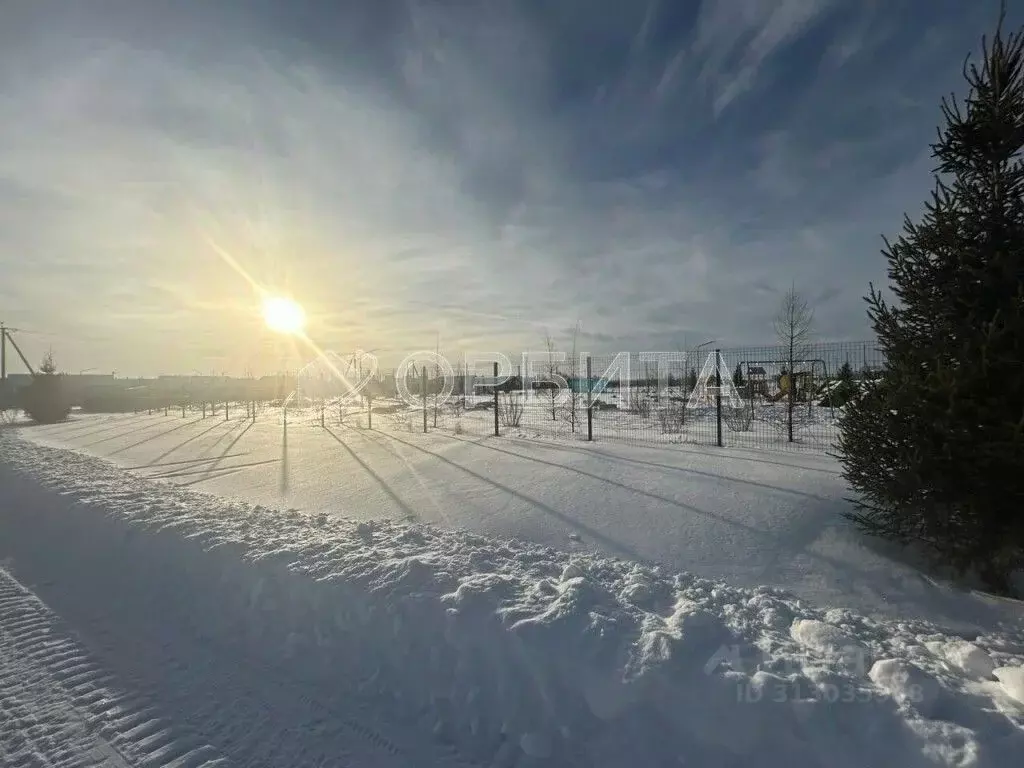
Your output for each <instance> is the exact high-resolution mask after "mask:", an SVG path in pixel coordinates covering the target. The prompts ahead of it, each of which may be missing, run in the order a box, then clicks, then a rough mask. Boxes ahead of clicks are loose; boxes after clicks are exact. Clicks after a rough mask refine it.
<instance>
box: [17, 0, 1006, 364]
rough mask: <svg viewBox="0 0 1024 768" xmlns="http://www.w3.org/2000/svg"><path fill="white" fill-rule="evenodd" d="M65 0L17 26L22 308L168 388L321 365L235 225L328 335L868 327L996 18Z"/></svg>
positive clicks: (513, 336)
mask: <svg viewBox="0 0 1024 768" xmlns="http://www.w3.org/2000/svg"><path fill="white" fill-rule="evenodd" d="M37 5H38V7H37V9H36V10H34V11H33V10H31V9H29V7H28V4H25V5H24V6H22V7H21V8H20V10H19V11H18V13H17V15H13V14H12V15H11V16H10V17H8V18H7V20H6V21H7V23H5V25H4V28H3V31H0V72H2V73H4V74H3V75H0V270H2V272H3V275H4V279H3V280H2V282H0V316H2V317H3V319H5V320H6V321H7V322H14V323H17V324H20V325H24V326H26V327H35V328H38V329H40V330H44V331H48V332H51V333H53V334H55V335H56V338H58V339H59V340H60V343H55V352H56V353H57V355H58V360H59V361H64V364H65V365H66V366H67V367H68V368H69V369H75V368H78V367H94V366H95V367H98V368H101V369H102V368H108V369H117V370H119V371H128V370H132V371H137V372H139V373H157V372H164V371H168V370H192V369H194V368H199V369H207V368H209V367H212V366H216V367H218V369H223V370H228V371H231V372H235V373H238V372H241V371H243V370H247V369H248V370H270V369H274V368H276V367H279V366H280V365H282V364H292V363H294V362H297V361H288V360H283V359H282V358H281V357H280V350H279V345H278V344H277V343H276V342H275V340H274V339H273V338H271V337H269V336H267V334H266V332H265V331H264V330H263V329H262V328H261V327H260V323H259V318H258V313H257V311H256V309H257V307H258V299H257V297H255V296H254V294H253V290H252V288H251V287H250V286H249V285H248V284H247V282H246V281H245V280H244V279H241V278H240V277H239V276H238V275H237V274H236V273H235V271H234V270H232V269H231V268H230V267H229V266H228V265H226V264H225V263H224V261H223V259H221V258H220V257H219V256H218V255H217V253H216V252H215V249H213V248H211V247H210V246H209V241H210V240H212V241H213V242H215V243H216V244H217V245H218V246H219V247H220V248H223V249H225V250H226V251H227V252H228V253H230V255H231V257H232V258H233V259H236V260H237V261H238V263H239V264H241V265H243V266H244V268H245V270H246V271H247V272H248V273H249V274H250V275H251V276H252V277H253V279H254V280H256V281H257V282H258V283H259V284H261V285H266V286H267V287H268V288H270V289H272V290H280V291H285V292H289V293H292V294H294V295H295V296H296V297H297V298H299V299H300V300H301V301H302V302H303V303H304V304H305V305H306V308H307V311H308V314H309V316H310V332H311V334H313V335H314V336H315V337H316V338H317V341H318V343H319V344H320V345H321V346H323V347H326V348H339V349H352V348H356V347H360V346H361V347H364V348H372V347H381V348H385V347H386V348H391V349H406V348H408V349H413V348H418V347H426V348H432V347H433V345H434V343H435V339H436V335H437V334H438V333H440V334H441V341H442V346H444V347H445V348H446V349H450V350H451V351H452V352H453V353H454V352H456V351H457V349H458V348H463V349H469V348H472V349H485V348H497V349H503V350H506V351H511V350H515V349H518V348H520V347H535V346H537V344H538V339H539V337H540V335H541V332H542V329H544V328H549V329H551V331H552V333H555V334H564V332H565V331H566V329H570V328H572V327H573V326H574V325H575V324H576V322H577V321H579V322H580V323H581V324H582V327H583V329H584V331H585V335H584V337H583V338H584V339H586V340H587V343H591V344H593V345H594V346H595V349H594V350H593V351H595V352H600V351H609V350H611V349H613V348H615V347H620V346H621V347H624V348H625V347H629V348H632V349H634V350H639V349H658V348H662V349H674V348H676V347H677V346H678V345H679V344H680V343H681V341H680V340H681V339H682V337H683V336H684V335H686V334H690V335H691V336H696V335H699V334H704V335H708V336H715V337H717V338H719V339H721V340H722V341H723V343H726V344H728V343H736V344H741V343H763V342H770V341H771V338H770V334H767V336H766V329H767V328H769V327H770V318H771V315H772V313H773V312H774V309H775V304H776V303H777V301H778V295H777V293H778V290H780V289H784V288H785V287H788V286H789V285H790V284H791V282H792V281H794V280H795V281H796V283H797V285H798V287H801V288H803V289H804V290H806V291H807V293H808V295H812V296H817V298H818V302H819V303H820V305H821V306H819V307H818V313H817V316H818V319H819V325H820V327H819V331H820V332H821V333H822V334H823V335H828V336H829V337H832V338H860V337H863V336H864V335H865V334H866V331H867V328H866V324H865V321H864V316H863V307H862V304H861V300H860V296H861V295H863V293H864V291H865V289H866V285H867V281H868V280H871V279H873V280H876V281H878V280H880V279H883V278H884V271H883V264H882V260H881V258H880V256H879V255H878V250H879V247H880V245H881V241H880V235H881V234H882V233H883V232H885V233H889V234H892V233H894V231H895V230H896V229H897V228H898V226H899V224H900V220H901V218H902V215H903V212H904V211H914V210H916V209H917V208H919V206H920V202H921V201H922V200H923V199H924V197H925V196H926V194H927V191H928V189H929V186H930V181H929V169H930V163H929V161H928V158H927V156H926V155H925V154H924V153H925V152H926V150H927V143H928V141H930V140H931V138H932V136H933V131H934V124H935V123H936V122H937V119H938V110H937V101H938V98H939V97H940V96H941V95H942V94H943V93H944V92H946V91H948V90H949V89H950V88H958V87H959V81H958V79H957V75H958V72H959V65H960V62H961V58H962V55H963V54H964V53H965V52H966V51H968V50H971V49H972V48H975V47H976V43H977V38H978V36H979V35H980V34H981V33H982V32H984V31H986V30H987V28H988V27H989V26H990V22H991V21H992V20H993V19H994V18H995V16H994V13H993V11H992V8H993V7H994V6H993V4H992V3H982V4H978V8H974V9H973V10H971V11H959V12H958V13H957V14H956V15H953V14H952V13H947V12H944V11H941V10H935V11H933V13H932V15H931V16H927V17H922V16H921V15H920V14H918V15H916V16H913V17H911V16H910V15H909V12H906V13H903V12H897V11H890V12H887V13H885V14H883V13H880V12H879V11H878V9H877V8H876V7H875V6H874V5H873V4H870V3H865V4H854V3H843V2H840V1H839V0H828V1H826V0H820V1H819V2H813V1H812V0H786V1H785V2H782V3H775V4H771V3H761V2H756V1H755V0H745V1H743V0H737V1H736V2H728V3H723V2H719V3H712V2H705V3H702V4H700V5H699V7H698V6H693V7H690V6H689V4H671V3H665V2H658V1H657V0H652V2H649V3H647V4H637V5H636V6H635V7H634V6H626V5H623V4H619V3H612V2H611V1H610V0H605V1H604V2H601V3H597V4H595V3H587V4H583V3H582V2H577V0H567V2H564V3H555V4H541V3H532V2H516V3H484V4H478V5H475V6H474V7H473V8H472V9H471V10H470V9H465V8H463V9H458V10H457V9H455V8H454V7H452V6H450V5H449V4H446V3H440V2H425V1H424V2H406V3H397V2H396V3H392V2H382V3H380V4H367V5H366V6H363V5H358V6H356V5H355V4H353V8H351V9H348V8H345V7H342V8H339V7H338V6H337V4H329V3H325V2H320V1H319V0H301V1H300V2H296V3H294V4H292V5H289V6H288V7H287V8H284V7H283V6H282V5H280V4H270V3H262V2H253V3H241V2H239V3H237V4H232V3H220V4H217V8H216V9H211V8H210V7H209V5H208V4H201V3H192V4H180V3H179V4H172V3H153V4H127V3H123V2H105V3H96V4H94V5H92V6H90V9H91V12H89V13H86V12H85V11H84V10H82V9H81V8H80V7H79V8H78V9H77V10H76V9H75V8H74V7H72V8H70V9H68V8H65V9H63V10H61V11H59V12H57V11H55V10H54V8H48V9H46V12H47V13H46V15H44V11H43V9H42V7H41V6H42V5H43V4H37ZM141 5H145V7H140V6H141ZM682 5H686V6H687V7H686V8H681V7H678V6H682ZM370 6H372V8H371V7H370ZM981 6H984V7H981ZM33 7H36V4H33ZM900 13H903V16H901V15H900ZM920 29H925V30H926V34H925V35H924V36H921V35H919V34H917V31H919V30H920Z"/></svg>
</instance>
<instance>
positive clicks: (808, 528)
mask: <svg viewBox="0 0 1024 768" xmlns="http://www.w3.org/2000/svg"><path fill="white" fill-rule="evenodd" d="M452 439H454V440H458V441H459V442H463V443H468V444H471V445H474V446H477V447H480V448H487V449H489V450H492V451H496V452H498V453H504V454H507V455H509V456H513V457H516V458H520V459H524V460H527V461H533V462H537V463H540V464H546V465H549V466H552V467H556V468H559V469H564V470H567V471H571V472H576V473H578V474H581V475H583V476H585V477H588V478H592V479H596V480H600V481H602V482H605V483H608V484H609V485H613V486H616V487H620V488H623V489H625V490H629V491H632V492H634V493H638V494H641V495H644V496H648V497H650V498H653V499H655V500H658V501H661V502H664V503H669V504H674V505H676V506H683V505H681V504H680V503H679V502H674V501H672V500H671V499H668V498H666V497H662V496H659V495H658V494H653V493H651V492H649V491H644V490H641V489H638V488H632V487H630V486H628V485H626V484H624V483H619V482H616V481H613V480H607V479H605V478H603V477H601V476H600V475H595V474H593V473H591V472H586V471H585V470H581V469H576V468H574V467H571V466H567V465H564V464H560V463H558V462H554V461H546V460H544V459H538V458H535V457H532V456H527V455H523V454H519V453H516V452H515V451H509V450H507V449H504V448H498V447H496V446H494V445H488V444H487V443H486V442H485V441H479V440H464V439H462V438H457V437H453V438H452ZM526 442H528V444H529V445H530V446H531V447H534V446H537V445H540V446H541V447H546V448H550V449H551V450H555V451H559V450H561V451H565V452H576V453H584V454H590V455H595V456H599V457H601V458H607V459H609V460H613V461H621V462H623V463H635V464H641V465H651V466H654V467H656V468H664V469H670V470H677V471H679V472H684V473H691V474H697V475H702V476H706V477H709V478H713V479H716V480H725V481H727V482H735V483H740V484H744V485H750V486H754V487H760V488H764V489H767V490H771V491H773V492H784V493H790V494H793V495H795V496H799V497H803V498H806V499H808V500H810V501H812V502H814V503H813V504H811V505H810V506H808V507H805V508H804V509H802V513H803V514H802V516H801V519H800V521H799V522H798V523H797V524H796V525H793V526H790V527H788V528H787V529H785V531H783V532H780V534H777V535H776V536H775V538H774V541H775V542H776V546H775V548H774V549H773V550H772V552H773V556H772V557H771V559H770V561H768V562H766V563H765V564H764V565H763V568H762V570H761V578H763V580H764V581H765V582H767V583H776V584H781V583H786V582H787V581H789V579H788V578H787V577H785V576H784V575H783V563H782V560H783V555H784V554H785V555H790V556H794V555H801V554H802V555H805V556H807V557H809V558H812V559H814V560H818V561H820V562H823V563H825V564H827V565H829V566H831V567H832V568H833V569H835V577H836V584H837V585H838V584H841V583H842V581H845V580H849V582H850V583H851V584H853V585H854V586H855V587H857V588H858V591H860V592H865V591H866V592H868V593H870V595H871V597H872V601H881V602H885V603H892V602H893V600H892V599H891V598H896V599H898V600H899V601H900V602H902V603H906V602H907V601H910V602H915V603H917V602H920V601H921V600H927V601H928V603H929V605H928V606H927V607H929V608H932V609H937V610H940V611H941V613H942V614H943V615H944V616H945V617H947V622H948V623H950V624H951V628H953V629H957V630H958V631H963V630H964V629H965V627H966V626H967V625H969V626H970V627H971V628H972V629H973V628H976V627H977V626H979V625H988V626H991V625H992V624H993V623H997V622H998V620H999V619H1000V618H1001V616H1000V613H999V612H998V611H997V610H995V609H993V608H992V607H991V606H989V605H987V604H985V602H984V601H982V600H980V599H978V598H970V596H969V595H966V594H965V593H962V592H961V593H960V594H957V593H956V592H955V591H954V592H953V593H952V594H951V590H950V589H944V588H942V587H941V586H935V585H934V584H931V583H929V582H928V581H927V580H926V579H925V578H924V576H923V575H920V573H917V572H921V573H927V572H928V571H929V570H930V569H929V568H926V567H923V562H922V561H921V560H917V561H915V560H914V559H913V558H911V557H908V556H907V555H906V554H905V553H902V554H901V552H902V551H901V550H898V549H896V548H895V547H894V546H893V545H887V544H885V543H883V542H876V541H874V540H872V539H870V538H864V537H860V536H857V535H856V534H855V533H853V535H854V537H855V538H856V540H857V541H858V542H859V543H860V544H861V545H862V546H864V547H865V548H867V549H869V550H871V551H873V552H874V553H876V554H878V555H879V556H881V557H883V558H886V559H888V560H892V561H894V563H897V564H900V565H904V566H906V567H908V568H910V569H912V570H913V571H914V572H915V573H914V575H915V576H917V580H919V581H918V583H916V584H915V585H914V586H919V587H920V588H921V589H922V591H923V594H915V593H913V592H912V591H908V587H910V586H911V583H910V582H908V581H907V580H906V579H905V578H904V579H901V578H899V574H889V575H886V574H884V573H882V572H878V571H870V570H867V569H864V568H860V567H858V566H856V565H853V564H852V563H850V562H843V561H839V560H835V559H833V558H830V557H828V556H826V555H822V554H820V553H815V552H811V551H809V547H810V546H811V545H812V544H814V542H816V541H818V540H819V539H821V538H822V536H823V534H824V533H825V532H826V531H827V530H829V529H834V530H839V529H841V528H842V527H843V523H842V521H841V520H840V519H839V518H838V516H837V514H836V503H837V499H830V498H828V497H825V496H820V495H818V494H813V493H807V492H804V491H796V490H792V489H788V488H783V487H780V486H773V485H770V484H768V483H760V482H756V481H752V480H744V479H742V478H737V477H731V476H728V475H719V474H716V473H713V472H705V471H702V470H691V469H688V468H685V467H673V466H672V465H667V464H659V463H657V462H647V461H641V460H633V459H629V458H626V457H619V456H616V455H614V454H607V453H604V452H603V451H595V450H589V449H583V448H580V449H576V448H573V447H569V446H556V445H547V444H544V443H538V442H534V441H526ZM740 460H742V461H746V460H747V459H746V457H744V458H742V459H740ZM782 466H790V465H784V464H783V465H782ZM793 468H798V467H796V466H793ZM687 506H688V505H687ZM708 514H710V513H708ZM751 530H755V529H751ZM762 533H764V534H765V535H768V536H770V534H768V533H767V532H762ZM862 539H863V540H862ZM952 589H953V590H956V587H955V586H953V587H952ZM965 597H969V598H970V600H969V602H970V605H968V604H967V603H965Z"/></svg>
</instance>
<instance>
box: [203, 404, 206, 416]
mask: <svg viewBox="0 0 1024 768" xmlns="http://www.w3.org/2000/svg"><path fill="white" fill-rule="evenodd" d="M203 418H204V419H205V418H206V403H205V402H204V403H203Z"/></svg>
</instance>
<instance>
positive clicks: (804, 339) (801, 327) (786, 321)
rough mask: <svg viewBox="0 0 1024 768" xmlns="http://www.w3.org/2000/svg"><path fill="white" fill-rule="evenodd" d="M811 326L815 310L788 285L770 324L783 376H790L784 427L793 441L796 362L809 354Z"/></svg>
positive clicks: (793, 286) (794, 288)
mask: <svg viewBox="0 0 1024 768" xmlns="http://www.w3.org/2000/svg"><path fill="white" fill-rule="evenodd" d="M813 325H814V310H813V309H811V307H810V305H809V304H808V303H807V299H806V298H804V296H803V295H801V294H800V293H799V292H798V291H797V290H796V286H795V285H792V286H790V289H789V290H788V291H787V292H786V294H785V295H784V296H783V297H782V302H781V303H780V305H779V310H778V313H777V314H776V315H775V320H774V322H773V326H774V328H775V336H776V338H777V339H778V341H779V344H781V345H782V347H783V354H784V355H785V356H786V375H788V376H789V386H788V388H787V393H786V430H787V433H788V437H789V442H791V443H792V442H793V410H794V407H795V404H796V388H797V376H796V373H797V371H796V365H797V363H800V362H803V361H804V360H806V358H807V356H808V354H809V353H810V341H811V335H812V329H813Z"/></svg>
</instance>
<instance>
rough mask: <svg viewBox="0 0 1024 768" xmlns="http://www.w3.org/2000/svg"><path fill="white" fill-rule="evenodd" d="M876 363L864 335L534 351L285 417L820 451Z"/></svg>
mask: <svg viewBox="0 0 1024 768" xmlns="http://www.w3.org/2000/svg"><path fill="white" fill-rule="evenodd" d="M882 360H883V357H882V354H881V351H880V350H879V349H878V347H877V346H876V345H875V344H874V343H872V342H833V343H818V344H811V345H799V346H797V345H794V349H792V350H790V349H788V348H786V347H782V346H765V347H748V348H732V349H721V350H715V349H709V348H706V347H705V348H703V349H698V350H691V351H688V352H687V351H682V352H673V353H618V354H614V355H593V356H581V357H580V358H579V359H577V360H570V361H564V360H554V359H553V360H546V359H544V358H543V356H542V357H541V358H540V359H537V360H534V361H532V363H531V365H529V366H525V368H526V369H527V370H529V372H530V373H529V375H523V368H520V369H519V370H518V371H517V373H516V374H514V375H511V376H507V377H504V378H495V377H493V376H485V377H477V378H476V379H469V378H467V377H465V376H457V377H456V380H455V382H454V385H453V384H452V382H445V381H444V380H443V379H442V378H439V377H438V376H437V375H432V373H433V372H432V371H428V372H427V375H426V376H425V377H424V376H423V375H422V374H421V375H420V376H415V377H411V378H410V379H409V380H408V381H407V382H406V386H405V388H404V389H405V390H407V391H406V392H405V393H404V395H405V396H404V397H399V395H398V392H397V390H394V391H390V390H388V389H387V388H386V387H377V388H376V389H374V390H372V391H373V393H374V395H373V397H372V399H368V398H367V392H369V391H371V390H367V391H366V392H363V393H360V394H358V395H353V396H349V397H335V398H332V399H326V398H325V399H323V400H322V401H315V400H307V399H304V398H298V399H297V400H296V402H295V403H293V404H292V405H291V406H290V411H292V410H294V414H295V415H294V419H293V418H292V416H291V414H290V415H289V420H290V421H292V420H294V421H295V422H296V423H304V424H310V425H316V424H319V423H320V420H321V415H320V412H321V407H320V402H322V403H323V412H324V416H323V419H324V421H325V423H327V424H329V425H330V424H341V423H344V424H347V425H350V426H356V427H362V428H367V427H372V428H379V429H397V430H400V431H412V432H422V431H423V430H424V425H425V427H426V431H428V432H431V431H438V430H439V431H446V432H450V433H453V434H466V435H471V436H480V437H482V436H488V435H493V434H494V433H495V427H496V426H497V430H498V432H499V433H500V434H502V435H511V436H517V437H526V438H539V439H557V440H581V441H585V440H588V439H593V440H597V441H600V440H615V441H621V442H630V443H637V444H644V445H673V444H689V445H698V446H699V445H707V446H718V445H721V446H732V447H741V448H759V449H778V450H796V451H801V450H807V451H816V452H825V451H828V450H829V449H830V448H831V447H832V446H833V445H834V443H835V440H836V437H837V428H836V425H837V420H838V417H839V416H840V414H841V413H842V408H843V406H844V404H845V402H846V401H847V400H848V399H849V397H850V396H852V394H853V393H854V392H856V390H857V389H858V388H859V387H862V386H863V384H864V382H865V381H866V380H868V379H870V378H872V377H873V376H875V375H876V374H877V372H878V371H879V370H880V369H881V364H882ZM424 379H425V381H424ZM495 390H497V392H495ZM424 392H425V396H424ZM446 392H447V393H449V394H447V396H446V395H445V393H446ZM424 412H425V415H426V418H425V419H424ZM495 414H497V418H495Z"/></svg>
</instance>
